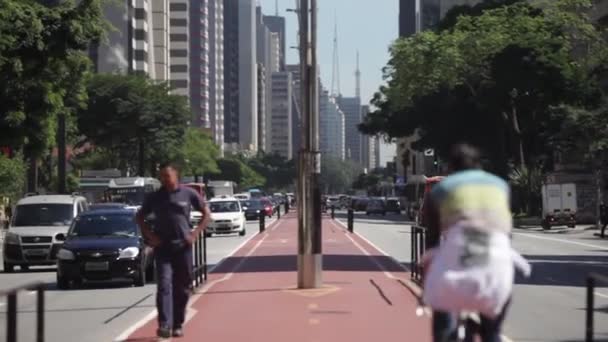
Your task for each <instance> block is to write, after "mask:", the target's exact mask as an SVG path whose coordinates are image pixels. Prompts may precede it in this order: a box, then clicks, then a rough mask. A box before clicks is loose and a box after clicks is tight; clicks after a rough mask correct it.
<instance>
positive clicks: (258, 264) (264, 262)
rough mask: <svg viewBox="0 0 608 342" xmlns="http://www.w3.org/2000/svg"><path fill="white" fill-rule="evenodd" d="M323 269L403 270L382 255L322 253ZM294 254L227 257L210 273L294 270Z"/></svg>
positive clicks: (355, 270) (295, 264)
mask: <svg viewBox="0 0 608 342" xmlns="http://www.w3.org/2000/svg"><path fill="white" fill-rule="evenodd" d="M323 270H324V271H351V272H383V271H388V272H403V271H404V269H403V267H402V266H401V265H399V264H396V263H395V262H394V260H393V259H392V258H390V257H388V256H383V255H371V256H367V255H343V254H339V255H338V254H326V255H323ZM295 271H297V256H296V255H268V256H249V257H229V258H227V259H225V261H224V262H223V263H222V264H221V265H219V266H218V267H216V268H215V269H214V270H213V272H212V273H255V272H295Z"/></svg>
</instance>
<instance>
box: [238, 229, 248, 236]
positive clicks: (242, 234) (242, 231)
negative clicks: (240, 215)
mask: <svg viewBox="0 0 608 342" xmlns="http://www.w3.org/2000/svg"><path fill="white" fill-rule="evenodd" d="M245 234H247V231H246V230H245V229H243V230H241V231H240V232H239V236H245Z"/></svg>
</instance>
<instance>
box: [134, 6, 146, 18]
mask: <svg viewBox="0 0 608 342" xmlns="http://www.w3.org/2000/svg"><path fill="white" fill-rule="evenodd" d="M135 19H140V20H147V19H148V13H147V12H146V10H145V9H143V8H136V9H135Z"/></svg>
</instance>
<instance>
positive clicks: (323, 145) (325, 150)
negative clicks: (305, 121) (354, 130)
mask: <svg viewBox="0 0 608 342" xmlns="http://www.w3.org/2000/svg"><path fill="white" fill-rule="evenodd" d="M345 139H346V135H345V118H344V113H343V112H342V110H340V107H339V106H338V103H337V102H336V99H335V98H334V97H333V96H331V95H330V94H329V91H328V90H326V89H324V90H322V92H321V96H320V97H319V145H320V146H319V147H320V150H321V153H322V155H327V156H332V157H334V158H338V159H340V160H344V158H345V157H346V153H345V148H344V145H345Z"/></svg>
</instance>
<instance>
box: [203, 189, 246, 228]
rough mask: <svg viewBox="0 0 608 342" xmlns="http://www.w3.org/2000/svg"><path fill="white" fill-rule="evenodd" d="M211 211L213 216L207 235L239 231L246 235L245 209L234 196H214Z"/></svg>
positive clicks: (210, 205) (210, 202)
mask: <svg viewBox="0 0 608 342" xmlns="http://www.w3.org/2000/svg"><path fill="white" fill-rule="evenodd" d="M209 211H211V217H210V221H209V225H208V226H207V231H206V232H205V234H206V235H207V236H212V235H213V234H230V233H238V234H239V235H240V236H245V234H246V233H247V232H246V230H245V229H246V228H245V221H246V219H245V211H244V210H243V208H242V207H241V202H239V200H237V199H236V198H234V197H228V196H226V197H221V198H213V199H211V200H210V201H209Z"/></svg>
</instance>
